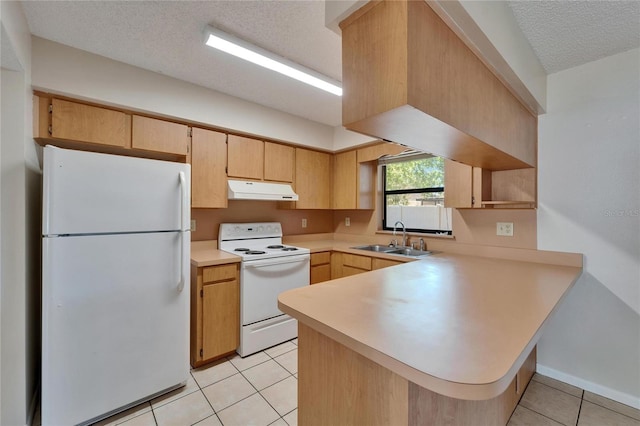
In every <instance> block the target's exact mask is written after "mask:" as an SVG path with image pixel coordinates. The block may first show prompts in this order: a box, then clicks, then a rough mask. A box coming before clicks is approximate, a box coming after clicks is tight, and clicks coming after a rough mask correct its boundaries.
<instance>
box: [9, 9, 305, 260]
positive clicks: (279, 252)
mask: <svg viewBox="0 0 640 426" xmlns="http://www.w3.org/2000/svg"><path fill="white" fill-rule="evenodd" d="M0 1H1V0H0ZM218 248H219V249H220V250H223V251H226V252H229V253H233V254H235V255H238V256H240V257H242V262H255V261H257V260H263V259H279V258H286V257H296V256H298V257H302V256H308V255H309V253H310V250H309V249H307V248H302V247H295V246H291V245H289V244H285V243H283V242H282V225H281V224H280V223H278V222H259V223H221V224H220V229H219V232H218ZM284 261H285V260H283V262H284Z"/></svg>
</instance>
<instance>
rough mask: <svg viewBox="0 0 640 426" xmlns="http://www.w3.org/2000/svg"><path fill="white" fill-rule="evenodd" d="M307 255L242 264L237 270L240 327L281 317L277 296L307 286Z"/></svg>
mask: <svg viewBox="0 0 640 426" xmlns="http://www.w3.org/2000/svg"><path fill="white" fill-rule="evenodd" d="M309 264H310V256H309V254H303V255H292V256H284V257H277V258H271V259H263V260H249V261H243V262H242V264H241V270H240V311H241V316H242V325H248V324H252V323H254V322H257V321H261V320H265V319H267V318H273V317H276V316H278V315H282V314H283V313H282V311H280V310H279V309H278V295H279V294H280V293H282V292H283V291H287V290H290V289H292V288H297V287H304V286H306V285H309Z"/></svg>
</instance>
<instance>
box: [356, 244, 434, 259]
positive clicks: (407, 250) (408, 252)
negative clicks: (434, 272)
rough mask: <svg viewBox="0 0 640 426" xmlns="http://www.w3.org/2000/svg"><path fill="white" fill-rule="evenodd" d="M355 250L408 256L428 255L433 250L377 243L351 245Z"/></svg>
mask: <svg viewBox="0 0 640 426" xmlns="http://www.w3.org/2000/svg"><path fill="white" fill-rule="evenodd" d="M351 248H353V249H357V250H366V251H375V252H378V253H386V254H397V255H399V256H409V257H422V256H429V255H430V254H433V253H434V252H432V251H429V250H416V249H413V248H411V247H393V246H382V245H378V244H374V245H369V246H358V247H351Z"/></svg>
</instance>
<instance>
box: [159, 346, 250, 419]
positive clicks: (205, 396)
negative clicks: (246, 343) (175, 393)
mask: <svg viewBox="0 0 640 426" xmlns="http://www.w3.org/2000/svg"><path fill="white" fill-rule="evenodd" d="M224 359H225V362H228V363H229V364H231V366H232V367H233V368H235V369H236V370H238V368H237V367H236V366H235V365H233V364H232V363H231V361H229V360H228V359H227V357H225V358H224ZM220 364H222V363H220ZM210 368H213V367H210ZM189 374H191V377H193V369H191V371H190V372H189ZM236 374H237V373H236ZM233 375H234V376H235V374H233ZM229 377H231V376H229ZM224 379H228V377H225V378H224ZM224 379H220V380H218V381H217V382H213V383H210V384H209V385H207V386H211V385H213V384H214V383H218V382H221V381H223V380H224ZM193 381H194V382H196V385H197V386H198V391H199V392H200V393H201V394H202V396H203V397H204V400H205V401H207V404H209V407H211V410H213V414H212V415H211V416H216V418H217V419H218V421H219V422H220V424H221V425H222V426H224V423H222V419H221V418H220V416H218V412H217V411H216V409H215V408H213V405H211V401H209V398H207V395H205V394H204V391H203V390H202V386H200V383H198V381H197V380H196V378H195V377H193ZM207 386H205V388H206V387H207ZM151 409H153V407H151ZM221 411H222V410H221ZM211 416H207V417H205V418H204V419H201V420H198V422H196V423H199V422H201V421H202V420H206V419H208V418H209V417H211ZM154 417H155V414H154ZM157 425H158V422H156V426H157Z"/></svg>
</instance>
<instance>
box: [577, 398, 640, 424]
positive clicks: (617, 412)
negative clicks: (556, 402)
mask: <svg viewBox="0 0 640 426" xmlns="http://www.w3.org/2000/svg"><path fill="white" fill-rule="evenodd" d="M599 396H601V395H599ZM603 398H605V397H603ZM582 399H583V401H585V402H588V403H589V404H593V405H595V406H598V407H600V408H604V409H605V410H608V411H611V412H612V413H616V414H619V415H621V416H625V417H626V418H628V419H631V420H633V421H636V422H640V420H639V419H636V418H635V417H631V416H629V415H626V414H624V413H621V412H620V411H617V410H613V409H611V408H609V407H605V406H604V405H602V404H598V403H597V402H593V401H589V400H588V399H584V397H583V398H582ZM612 401H613V400H612ZM614 402H616V403H618V404H622V403H621V402H618V401H614ZM622 405H624V406H625V407H629V405H625V404H622ZM580 406H582V404H580ZM630 408H633V407H630Z"/></svg>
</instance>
